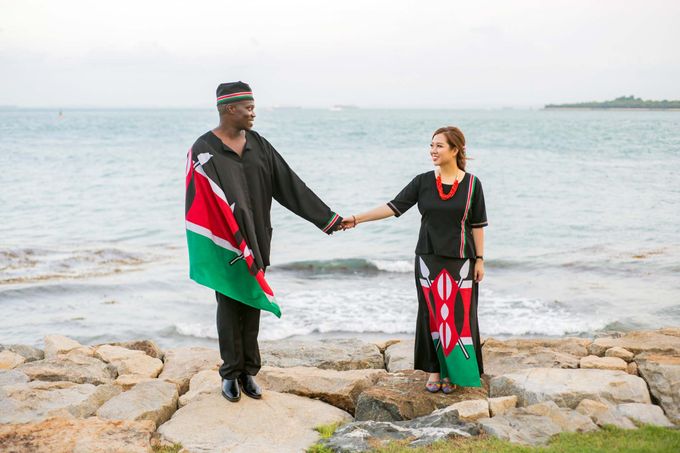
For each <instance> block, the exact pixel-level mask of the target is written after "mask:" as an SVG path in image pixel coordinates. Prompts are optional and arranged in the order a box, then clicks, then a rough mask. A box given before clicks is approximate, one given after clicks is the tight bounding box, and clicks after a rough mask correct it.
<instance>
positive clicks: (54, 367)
mask: <svg viewBox="0 0 680 453" xmlns="http://www.w3.org/2000/svg"><path fill="white" fill-rule="evenodd" d="M16 369H17V370H19V371H21V372H23V373H26V375H28V377H29V378H30V379H31V380H32V381H35V380H40V381H70V382H75V383H76V384H94V385H100V384H109V383H111V382H112V381H113V380H114V379H115V378H116V376H117V375H118V373H117V372H116V369H115V367H113V366H111V365H108V364H106V363H104V362H102V361H101V360H99V359H95V358H94V357H89V356H84V355H79V354H73V355H68V356H60V357H57V358H51V359H45V360H38V361H35V362H29V363H24V364H23V365H20V366H19V367H17V368H16Z"/></svg>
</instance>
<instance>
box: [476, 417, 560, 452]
mask: <svg viewBox="0 0 680 453" xmlns="http://www.w3.org/2000/svg"><path fill="white" fill-rule="evenodd" d="M516 411H518V409H513V410H512V411H510V412H508V413H507V414H504V415H499V416H497V417H493V418H482V419H480V420H478V421H477V423H479V426H480V427H481V428H482V429H483V430H484V432H486V433H487V434H489V435H490V436H494V437H498V438H499V439H503V440H508V441H510V442H515V443H520V444H532V445H540V444H546V443H548V441H549V440H550V438H551V437H552V436H554V435H556V434H559V433H561V432H562V429H560V427H559V426H558V425H557V424H556V423H555V422H553V421H552V420H550V419H549V418H548V417H543V416H541V415H531V414H526V413H521V412H516Z"/></svg>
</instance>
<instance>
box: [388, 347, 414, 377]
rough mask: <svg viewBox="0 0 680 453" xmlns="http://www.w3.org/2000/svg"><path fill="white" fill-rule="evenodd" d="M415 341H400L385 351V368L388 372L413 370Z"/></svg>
mask: <svg viewBox="0 0 680 453" xmlns="http://www.w3.org/2000/svg"><path fill="white" fill-rule="evenodd" d="M414 344H415V341H414V340H406V341H400V342H399V343H395V344H393V345H391V346H388V347H387V348H386V349H385V367H386V368H387V371H389V372H393V371H402V370H412V369H413V350H414V348H415V346H414Z"/></svg>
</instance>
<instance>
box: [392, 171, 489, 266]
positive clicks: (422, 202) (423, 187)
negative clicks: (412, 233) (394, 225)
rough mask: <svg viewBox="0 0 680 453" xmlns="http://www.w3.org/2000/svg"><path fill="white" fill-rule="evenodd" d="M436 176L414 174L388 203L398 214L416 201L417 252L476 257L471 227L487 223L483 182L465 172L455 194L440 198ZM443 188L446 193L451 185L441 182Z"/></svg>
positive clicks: (454, 256) (432, 173) (453, 256)
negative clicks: (445, 198) (418, 219)
mask: <svg viewBox="0 0 680 453" xmlns="http://www.w3.org/2000/svg"><path fill="white" fill-rule="evenodd" d="M435 178H436V176H435V174H434V171H428V172H427V173H423V174H420V175H418V176H416V177H415V178H413V180H412V181H411V182H410V183H408V185H407V186H406V187H404V189H403V190H402V191H401V192H399V194H398V195H397V196H396V197H395V198H394V200H392V201H390V202H389V203H387V206H389V207H390V208H391V209H392V211H394V215H395V216H397V217H399V216H400V215H402V214H403V213H405V212H406V211H407V210H408V209H409V208H410V207H411V206H413V205H414V204H416V203H418V210H419V211H420V214H421V215H422V218H421V222H420V234H419V236H418V245H417V246H416V254H418V255H440V256H445V257H450V258H475V257H476V254H475V244H474V241H473V239H472V229H473V228H482V227H485V226H487V225H488V222H487V221H486V208H485V207H484V192H483V191H482V183H481V182H480V181H479V179H478V178H477V177H476V176H474V175H471V174H470V173H465V176H464V177H463V179H462V181H460V182H459V183H458V189H457V190H456V194H455V195H454V196H453V197H452V198H450V199H448V200H442V199H441V198H440V196H439V193H438V192H437V181H436V179H435ZM443 189H444V193H449V191H450V190H451V185H448V184H444V185H443Z"/></svg>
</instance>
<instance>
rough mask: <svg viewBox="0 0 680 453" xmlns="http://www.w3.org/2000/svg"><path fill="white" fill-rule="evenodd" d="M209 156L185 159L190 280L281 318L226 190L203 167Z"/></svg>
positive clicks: (201, 155)
mask: <svg viewBox="0 0 680 453" xmlns="http://www.w3.org/2000/svg"><path fill="white" fill-rule="evenodd" d="M211 158H212V155H211V154H210V153H201V154H199V155H197V156H194V153H193V152H192V151H191V150H189V155H188V156H187V171H186V232H187V243H188V246H189V263H190V273H189V276H190V277H191V279H192V280H194V281H195V282H197V283H200V284H201V285H204V286H207V287H208V288H212V289H214V290H215V291H218V292H220V293H222V294H224V295H226V296H229V297H231V298H233V299H236V300H238V301H240V302H242V303H244V304H247V305H250V306H251V307H255V308H259V309H261V310H266V311H270V312H272V313H274V314H275V315H276V316H278V317H281V310H280V309H279V306H278V305H277V304H276V303H275V302H274V293H273V292H272V290H271V288H270V287H269V285H268V284H267V281H266V280H265V278H264V272H263V271H262V269H257V266H256V264H255V261H254V259H253V256H252V253H251V251H250V249H249V248H248V244H246V241H245V240H244V238H243V235H242V234H241V232H240V231H239V226H238V223H237V222H236V217H234V212H233V209H234V205H233V204H232V205H230V204H229V201H228V200H227V197H226V195H225V193H224V191H223V190H222V189H221V188H220V186H219V185H218V184H217V183H216V182H215V181H212V180H211V179H210V178H209V177H208V175H207V174H206V172H205V169H204V168H203V166H204V165H205V164H206V163H207V162H208V161H209V160H210V159H211Z"/></svg>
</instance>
